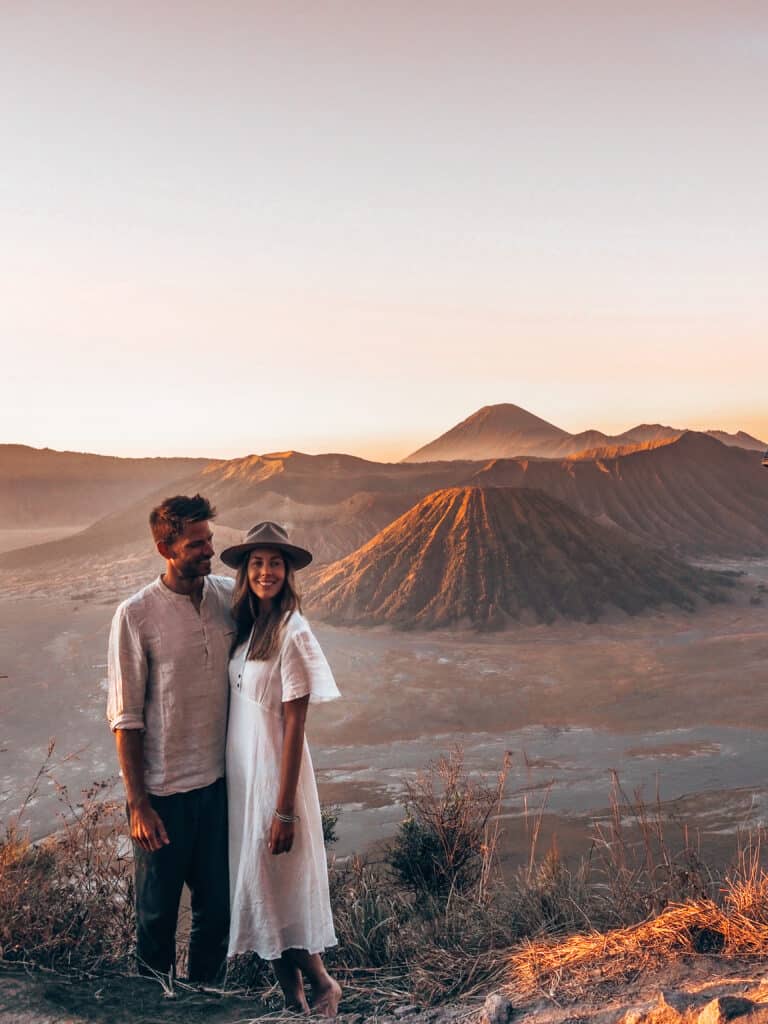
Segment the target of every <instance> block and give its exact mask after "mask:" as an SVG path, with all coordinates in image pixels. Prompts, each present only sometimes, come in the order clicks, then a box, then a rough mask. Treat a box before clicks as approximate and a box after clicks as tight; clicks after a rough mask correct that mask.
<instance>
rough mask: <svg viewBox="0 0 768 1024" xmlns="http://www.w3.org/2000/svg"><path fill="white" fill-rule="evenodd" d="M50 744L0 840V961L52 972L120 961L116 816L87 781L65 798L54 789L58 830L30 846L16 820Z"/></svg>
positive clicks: (124, 944) (125, 909)
mask: <svg viewBox="0 0 768 1024" xmlns="http://www.w3.org/2000/svg"><path fill="white" fill-rule="evenodd" d="M52 754H53V744H51V745H50V747H49V751H48V758H47V760H46V762H45V764H44V765H43V766H42V767H41V769H40V771H39V772H38V774H37V776H36V778H35V780H34V783H33V785H32V787H31V788H30V790H29V793H28V794H27V796H26V798H25V800H24V802H23V804H22V808H21V810H20V811H19V812H18V813H17V815H16V816H15V818H14V819H13V820H12V821H10V822H8V823H7V824H6V826H5V830H4V835H3V836H0V908H1V909H0V960H4V961H17V962H18V961H22V962H25V963H32V964H36V965H39V966H44V967H47V968H50V969H53V970H71V969H77V970H99V969H103V968H105V967H108V966H113V965H116V964H125V963H127V957H128V954H129V951H130V948H131V945H132V942H133V932H134V914H133V879H132V866H131V862H130V859H129V858H128V857H126V856H125V855H122V854H121V842H120V837H121V834H122V832H123V829H122V821H123V812H122V809H121V807H120V805H118V804H117V803H115V802H112V801H110V800H108V799H107V797H108V794H109V789H110V783H106V782H99V783H95V784H94V785H93V786H92V787H91V788H90V789H89V790H87V791H86V792H84V793H83V794H82V799H81V800H79V801H77V802H73V801H71V800H70V797H69V793H68V792H67V790H66V788H64V787H58V792H59V799H60V801H61V806H62V813H61V817H60V828H59V830H58V831H57V832H56V833H54V834H53V835H52V836H50V837H48V838H47V839H45V840H43V841H41V842H39V843H31V842H30V841H29V838H28V836H27V835H26V834H25V832H24V831H23V830H22V829H21V827H20V825H19V822H20V820H21V816H22V814H23V812H24V809H25V807H26V806H27V805H28V804H29V802H30V801H31V800H33V799H34V797H35V794H36V792H37V790H38V788H39V785H40V783H41V781H42V780H43V779H44V778H45V777H47V776H48V775H49V773H50V765H51V757H52Z"/></svg>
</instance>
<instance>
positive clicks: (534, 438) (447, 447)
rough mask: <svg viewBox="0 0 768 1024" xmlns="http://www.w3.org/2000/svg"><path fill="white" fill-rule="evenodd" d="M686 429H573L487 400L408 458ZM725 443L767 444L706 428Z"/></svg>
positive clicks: (479, 455)
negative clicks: (609, 431) (613, 431)
mask: <svg viewBox="0 0 768 1024" xmlns="http://www.w3.org/2000/svg"><path fill="white" fill-rule="evenodd" d="M685 432H686V431H685V430H684V429H679V428H676V427H667V426H663V425H662V424H660V423H642V424H639V425H638V426H636V427H632V428H631V429H630V430H626V431H624V433H623V434H615V435H611V434H604V433H603V432H602V431H600V430H585V431H582V432H581V433H579V434H569V433H568V432H567V431H565V430H561V429H560V428H559V427H556V426H554V425H553V424H552V423H547V422H546V421H545V420H542V419H539V417H538V416H534V415H532V414H531V413H529V412H526V410H525V409H521V408H520V407H519V406H517V405H508V404H502V405H486V406H484V407H483V408H482V409H479V410H478V411H477V412H475V413H473V414H472V415H471V416H468V417H467V419H465V420H463V421H462V422H461V423H458V424H457V425H456V426H455V427H452V428H451V429H450V430H448V431H447V432H446V433H445V434H442V435H441V436H440V437H438V438H436V439H435V440H434V441H431V442H430V443H429V444H426V445H424V446H423V447H422V448H419V449H418V450H417V451H415V452H413V453H412V454H411V455H408V456H407V457H406V458H405V459H403V462H434V461H440V460H444V461H450V460H451V459H473V460H478V459H510V458H515V457H520V456H528V457H530V458H544V459H559V458H566V457H568V456H570V455H576V454H577V453H580V452H583V451H587V450H591V449H595V448H616V447H621V446H623V445H628V444H644V443H645V442H648V441H654V442H657V441H674V440H677V438H679V437H680V436H681V435H682V434H684V433H685ZM707 433H709V435H710V436H711V437H714V438H715V439H716V440H718V441H721V442H722V443H723V444H725V445H730V446H734V447H739V448H747V449H751V450H758V449H765V447H766V445H765V443H764V442H762V441H760V440H759V439H758V438H756V437H752V436H751V435H749V434H746V433H744V431H741V430H740V431H739V432H738V433H737V434H728V433H726V432H725V431H722V430H710V431H707Z"/></svg>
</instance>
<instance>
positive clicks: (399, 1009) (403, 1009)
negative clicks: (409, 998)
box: [392, 1003, 419, 1020]
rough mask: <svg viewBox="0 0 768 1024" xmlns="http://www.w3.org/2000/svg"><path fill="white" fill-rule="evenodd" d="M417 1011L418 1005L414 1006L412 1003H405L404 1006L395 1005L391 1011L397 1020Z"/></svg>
mask: <svg viewBox="0 0 768 1024" xmlns="http://www.w3.org/2000/svg"><path fill="white" fill-rule="evenodd" d="M418 1012H419V1007H418V1006H414V1005H413V1003H406V1004H405V1005H404V1006H396V1007H395V1008H394V1010H393V1011H392V1013H393V1014H394V1015H395V1017H397V1019H398V1020H402V1018H403V1017H410V1016H411V1015H412V1014H414V1013H418Z"/></svg>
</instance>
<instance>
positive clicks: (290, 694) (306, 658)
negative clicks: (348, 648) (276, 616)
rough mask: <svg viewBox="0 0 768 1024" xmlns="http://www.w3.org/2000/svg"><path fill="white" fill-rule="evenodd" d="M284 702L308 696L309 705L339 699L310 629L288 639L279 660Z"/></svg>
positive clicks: (334, 683) (329, 672)
mask: <svg viewBox="0 0 768 1024" xmlns="http://www.w3.org/2000/svg"><path fill="white" fill-rule="evenodd" d="M281 675H282V684H283V701H288V700H297V699H298V698H299V697H306V696H307V694H309V700H310V703H312V704H315V703H317V702H318V701H325V700H335V699H336V698H337V697H340V696H341V694H340V693H339V688H338V686H337V685H336V680H335V679H334V678H333V673H332V672H331V667H330V665H329V664H328V662H327V661H326V658H325V655H324V654H323V652H322V650H321V648H320V644H319V643H318V642H317V640H316V638H315V635H314V633H313V632H312V631H311V630H310V629H302V630H301V631H300V632H297V633H294V634H293V635H292V636H290V637H288V640H287V642H286V645H285V649H284V650H283V656H282V671H281Z"/></svg>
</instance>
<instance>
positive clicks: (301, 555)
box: [219, 540, 312, 569]
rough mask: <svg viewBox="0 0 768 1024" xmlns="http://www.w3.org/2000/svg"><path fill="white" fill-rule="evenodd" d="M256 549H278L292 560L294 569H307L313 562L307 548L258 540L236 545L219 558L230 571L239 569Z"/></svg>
mask: <svg viewBox="0 0 768 1024" xmlns="http://www.w3.org/2000/svg"><path fill="white" fill-rule="evenodd" d="M256 548H276V549H277V550H278V551H282V552H283V554H284V555H287V556H288V558H290V560H291V565H292V566H293V568H294V569H305V568H306V567H307V566H308V565H309V563H310V562H311V561H312V553H311V552H310V551H307V550H306V548H299V547H296V545H295V544H277V543H276V542H274V541H271V542H269V541H263V540H256V541H251V542H250V543H249V544H234V545H233V546H232V547H231V548H225V549H224V550H223V551H222V552H221V554H220V555H219V558H220V559H221V560H222V562H223V563H224V565H228V566H229V568H230V569H239V568H240V565H241V563H242V561H243V559H244V558H245V557H246V556H247V555H249V554H250V553H251V551H254V550H255V549H256Z"/></svg>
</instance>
